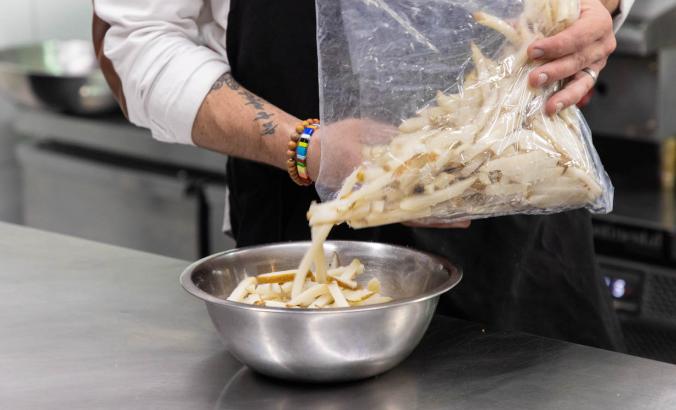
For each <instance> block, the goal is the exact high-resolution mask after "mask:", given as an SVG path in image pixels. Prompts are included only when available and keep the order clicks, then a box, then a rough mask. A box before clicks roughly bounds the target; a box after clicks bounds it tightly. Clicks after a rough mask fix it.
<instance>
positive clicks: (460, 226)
mask: <svg viewBox="0 0 676 410" xmlns="http://www.w3.org/2000/svg"><path fill="white" fill-rule="evenodd" d="M471 224H472V221H458V222H453V223H448V224H445V223H433V224H425V223H419V222H415V221H409V222H404V223H403V225H406V226H408V227H411V228H436V229H467V228H469V227H470V225H471Z"/></svg>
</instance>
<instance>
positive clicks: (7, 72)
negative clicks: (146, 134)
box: [0, 40, 117, 115]
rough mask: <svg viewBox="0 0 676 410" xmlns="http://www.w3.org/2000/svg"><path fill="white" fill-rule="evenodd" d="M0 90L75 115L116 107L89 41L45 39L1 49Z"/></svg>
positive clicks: (22, 100) (20, 100)
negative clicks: (40, 41) (36, 42)
mask: <svg viewBox="0 0 676 410" xmlns="http://www.w3.org/2000/svg"><path fill="white" fill-rule="evenodd" d="M0 93H2V94H5V95H7V96H8V97H9V98H10V99H12V100H14V101H15V102H17V103H19V104H22V105H25V106H28V107H32V108H47V109H50V110H56V111H63V112H68V113H72V114H80V115H93V114H102V113H106V112H111V111H114V110H116V109H117V103H116V102H115V99H114V97H113V93H112V91H111V90H110V89H109V88H108V84H107V83H106V80H105V79H104V77H103V73H102V72H101V70H100V69H99V65H98V61H97V59H96V54H95V53H94V49H93V46H92V44H91V43H90V42H88V41H84V40H67V41H57V40H51V41H45V42H43V43H39V44H33V45H26V46H19V47H13V48H8V49H4V50H0Z"/></svg>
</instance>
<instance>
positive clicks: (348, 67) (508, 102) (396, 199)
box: [308, 0, 613, 228]
mask: <svg viewBox="0 0 676 410" xmlns="http://www.w3.org/2000/svg"><path fill="white" fill-rule="evenodd" d="M316 4H317V36H318V38H317V39H318V50H319V63H320V64H319V68H320V102H321V118H322V130H321V132H320V134H319V135H320V137H321V152H322V160H321V168H320V174H319V178H318V181H317V189H318V191H319V193H320V195H321V197H322V199H323V200H324V202H323V203H321V204H314V205H313V206H312V207H311V209H310V212H309V213H308V217H309V219H310V224H311V225H312V226H320V225H330V224H338V223H342V222H347V223H349V224H350V225H351V226H352V227H354V228H360V227H367V226H377V225H383V224H388V223H395V222H402V221H408V220H422V221H424V222H453V221H456V220H463V219H475V218H484V217H491V216H498V215H506V214H517V213H520V214H546V213H555V212H560V211H564V210H569V209H574V208H581V207H586V208H588V209H589V210H591V211H592V212H609V211H610V210H611V209H612V201H613V187H612V184H611V182H610V179H609V178H608V175H607V174H606V172H605V170H604V169H603V166H602V164H601V162H600V159H599V157H598V155H597V153H596V150H595V149H594V147H593V145H592V140H591V133H590V130H589V128H588V126H587V124H586V122H585V120H584V118H583V117H582V114H581V113H580V111H579V110H578V109H577V108H575V107H572V108H568V109H566V110H563V111H562V112H560V113H559V114H557V115H555V116H552V117H549V116H547V115H546V114H545V113H544V108H543V107H544V104H545V102H546V100H547V98H548V97H549V96H550V95H551V94H552V93H553V92H555V91H556V90H557V89H558V87H559V85H556V86H552V87H550V88H548V89H544V90H542V89H534V88H531V87H529V85H528V74H529V73H530V71H531V70H532V69H533V68H534V67H535V64H536V63H534V62H531V61H529V60H528V58H527V52H526V51H527V47H528V45H529V44H531V43H532V42H533V41H534V40H535V39H537V38H540V37H543V36H550V35H553V34H556V33H558V32H560V31H561V30H563V29H565V28H566V27H568V26H569V25H570V24H572V23H573V22H574V21H575V20H576V19H577V18H578V17H579V4H578V1H577V0H467V1H463V0H316Z"/></svg>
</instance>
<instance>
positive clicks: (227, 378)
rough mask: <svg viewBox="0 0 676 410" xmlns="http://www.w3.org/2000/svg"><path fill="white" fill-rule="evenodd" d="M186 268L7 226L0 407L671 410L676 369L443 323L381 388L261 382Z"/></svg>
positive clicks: (0, 254)
mask: <svg viewBox="0 0 676 410" xmlns="http://www.w3.org/2000/svg"><path fill="white" fill-rule="evenodd" d="M185 266H187V262H184V261H179V260H174V259H169V258H165V257H160V256H155V255H150V254H145V253H141V252H136V251H131V250H127V249H122V248H116V247H112V246H108V245H102V244H98V243H93V242H87V241H83V240H79V239H75V238H69V237H64V236H59V235H55V234H50V233H45V232H41V231H36V230H31V229H26V228H21V227H17V226H13V225H7V224H1V223H0V279H2V286H0V408H3V409H5V408H6V409H14V410H19V409H66V408H68V409H163V410H167V409H182V410H183V409H257V410H262V409H277V410H280V409H294V410H295V409H331V410H336V409H353V410H358V409H390V410H392V409H402V410H411V409H450V408H481V409H487V408H505V409H587V408H594V409H599V408H604V409H605V408H607V409H621V408H625V409H633V410H636V409H673V408H676V366H672V365H668V364H664V363H659V362H654V361H650V360H644V359H640V358H636V357H631V356H626V355H622V354H616V353H611V352H606V351H602V350H597V349H592V348H588V347H583V346H578V345H573V344H569V343H563V342H559V341H554V340H549V339H544V338H539V337H535V336H531V335H527V334H521V333H515V332H493V331H489V330H485V329H484V328H482V327H481V326H479V325H476V324H471V323H467V322H463V321H458V320H453V319H447V318H441V317H438V318H436V319H435V320H434V321H433V323H432V326H431V328H430V331H429V332H428V334H427V335H426V337H425V339H424V340H423V342H422V344H421V345H420V347H419V348H418V349H417V350H416V351H415V352H414V354H413V355H412V356H411V357H410V358H409V359H408V360H407V361H405V362H404V363H403V364H402V365H401V366H399V367H398V368H396V369H395V370H393V371H391V372H389V373H387V374H385V375H383V376H380V377H377V378H374V379H370V380H366V381H363V382H359V383H351V384H343V385H337V386H298V385H290V384H285V383H282V382H277V381H273V380H270V379H266V378H263V377H260V376H257V375H255V374H253V373H252V372H251V371H249V370H248V369H246V368H244V367H242V366H241V365H240V364H239V363H237V362H236V361H235V360H234V359H233V358H231V357H230V356H229V355H228V354H227V353H226V351H225V350H224V348H223V347H222V345H221V344H220V342H219V340H218V338H217V335H216V332H215V330H213V329H212V327H211V324H210V322H209V319H208V317H207V314H206V312H205V309H204V307H203V305H202V303H201V302H199V301H197V300H194V299H192V298H190V297H189V296H188V295H187V294H185V293H184V292H183V290H182V289H180V287H179V285H178V274H179V272H180V271H181V270H182V269H183V268H184V267H185Z"/></svg>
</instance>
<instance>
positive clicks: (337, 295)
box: [329, 283, 350, 307]
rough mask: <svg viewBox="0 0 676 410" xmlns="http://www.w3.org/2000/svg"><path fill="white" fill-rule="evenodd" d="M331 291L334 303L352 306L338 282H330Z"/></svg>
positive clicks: (340, 305)
mask: <svg viewBox="0 0 676 410" xmlns="http://www.w3.org/2000/svg"><path fill="white" fill-rule="evenodd" d="M329 292H330V293H331V297H333V301H334V302H333V305H334V306H335V307H350V304H349V303H347V299H345V296H343V292H342V291H341V290H340V288H339V287H338V285H337V284H335V283H330V284H329Z"/></svg>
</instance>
